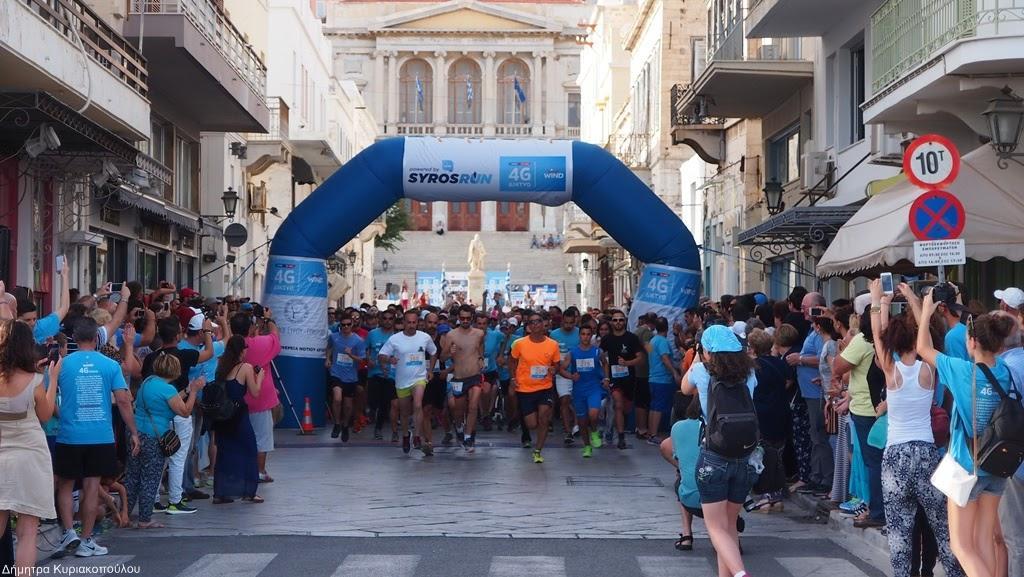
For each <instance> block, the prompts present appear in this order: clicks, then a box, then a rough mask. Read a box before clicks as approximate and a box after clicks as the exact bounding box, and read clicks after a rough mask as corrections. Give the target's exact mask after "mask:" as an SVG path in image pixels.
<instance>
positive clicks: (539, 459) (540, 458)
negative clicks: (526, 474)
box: [533, 449, 544, 465]
mask: <svg viewBox="0 0 1024 577" xmlns="http://www.w3.org/2000/svg"><path fill="white" fill-rule="evenodd" d="M533 462H534V463H536V464H538V465H539V464H541V463H543V462H544V457H543V456H542V455H541V454H540V450H538V449H534V450H533Z"/></svg>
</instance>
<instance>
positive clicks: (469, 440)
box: [462, 436, 476, 453]
mask: <svg viewBox="0 0 1024 577" xmlns="http://www.w3.org/2000/svg"><path fill="white" fill-rule="evenodd" d="M462 446H463V447H464V448H465V449H466V452H467V453H475V452H476V439H474V438H473V437H471V436H470V437H466V442H465V443H463V445H462Z"/></svg>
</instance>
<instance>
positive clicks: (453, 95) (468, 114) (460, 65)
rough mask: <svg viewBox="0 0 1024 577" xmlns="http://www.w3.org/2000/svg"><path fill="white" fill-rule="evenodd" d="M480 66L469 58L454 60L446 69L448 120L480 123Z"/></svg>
mask: <svg viewBox="0 0 1024 577" xmlns="http://www.w3.org/2000/svg"><path fill="white" fill-rule="evenodd" d="M482 100H483V86H481V84H480V66H478V65H477V63H476V62H473V60H471V59H469V58H461V59H459V60H457V61H455V62H454V63H453V64H452V66H451V68H450V69H449V71H448V122H450V123H452V124H480V123H481V118H480V102H481V101H482Z"/></svg>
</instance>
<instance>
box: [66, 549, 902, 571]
mask: <svg viewBox="0 0 1024 577" xmlns="http://www.w3.org/2000/svg"><path fill="white" fill-rule="evenodd" d="M466 553H467V554H468V556H467V557H466V559H464V560H462V561H466V562H468V561H472V560H473V559H472V557H471V556H472V555H473V553H472V551H470V550H467V551H466ZM294 554H295V552H294V551H293V552H291V553H289V554H288V555H292V556H290V557H289V558H287V559H282V558H280V556H281V555H285V554H284V553H280V554H279V553H214V554H205V555H201V556H200V557H199V558H198V559H195V560H193V561H191V563H190V564H188V565H187V566H185V567H184V568H182V566H183V565H185V563H188V560H181V563H179V564H178V565H177V566H176V567H175V566H173V564H171V565H166V564H158V563H156V562H155V561H151V560H147V558H146V557H145V556H143V555H138V556H136V555H109V556H106V557H92V558H87V559H76V558H66V559H62V560H59V561H56V562H54V563H51V564H50V567H51V569H50V570H49V571H50V572H51V573H53V574H74V573H88V574H89V575H98V576H105V575H131V574H142V575H146V576H151V575H153V576H155V575H166V576H167V577H276V576H278V575H283V574H289V575H290V574H293V573H292V564H293V563H295V558H294ZM746 560H747V563H748V567H757V568H758V570H759V574H765V575H773V576H775V577H811V576H820V575H828V576H829V577H880V576H881V575H883V573H881V572H879V571H876V570H874V569H870V568H865V569H861V568H860V567H858V566H857V565H856V564H854V563H853V562H851V561H850V560H848V559H844V558H830V557H793V556H787V557H776V558H765V557H764V555H760V556H754V557H751V556H748V557H747V558H746ZM590 561H592V559H591V560H590ZM339 562H340V564H339ZM484 563H486V560H484ZM585 563H586V559H581V558H579V557H577V558H569V559H567V558H566V557H560V556H543V555H535V556H531V555H495V556H493V557H491V558H490V561H489V569H488V570H487V571H486V574H487V576H488V577H573V576H575V575H582V574H587V575H590V576H591V577H592V572H591V570H590V569H587V568H586V567H585ZM317 565H318V566H317V567H315V568H312V570H311V568H310V566H309V564H308V563H307V564H305V565H304V570H303V571H302V574H303V576H304V577H319V576H322V577H370V576H372V577H416V576H435V575H445V576H460V575H470V574H472V575H473V576H474V577H476V576H477V575H481V574H482V573H483V571H480V570H477V569H475V568H474V567H471V566H470V565H472V564H471V563H465V564H464V563H462V562H455V561H454V560H453V559H452V558H450V557H447V556H446V557H443V558H442V557H428V558H425V557H424V556H421V555H401V554H395V555H391V554H388V555H383V554H381V555H371V554H350V555H345V556H344V557H342V558H338V557H331V556H329V555H327V556H324V557H323V562H322V563H318V564H317ZM320 565H322V566H320ZM77 567H82V568H83V569H75V568H77ZM581 567H582V568H581ZM480 569H481V570H482V569H483V566H481V567H480ZM608 569H609V573H608V574H614V575H616V576H617V577H680V576H684V577H716V576H717V575H718V569H717V565H716V562H715V558H714V556H713V552H712V551H710V550H709V551H707V552H703V553H695V552H694V553H687V554H683V553H680V554H678V555H663V556H651V555H638V556H634V557H632V559H628V558H625V559H621V562H620V563H618V564H616V566H614V567H610V566H609V567H608ZM581 571H582V573H581Z"/></svg>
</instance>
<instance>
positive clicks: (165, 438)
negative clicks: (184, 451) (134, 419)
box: [139, 382, 181, 457]
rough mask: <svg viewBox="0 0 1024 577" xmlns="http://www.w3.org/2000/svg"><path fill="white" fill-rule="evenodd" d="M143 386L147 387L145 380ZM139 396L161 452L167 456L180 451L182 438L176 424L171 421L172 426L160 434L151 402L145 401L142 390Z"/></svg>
mask: <svg viewBox="0 0 1024 577" xmlns="http://www.w3.org/2000/svg"><path fill="white" fill-rule="evenodd" d="M143 388H145V382H143ZM139 396H140V397H142V399H143V401H142V410H144V411H146V416H147V417H149V423H150V424H151V425H153V435H154V436H156V442H157V445H159V447H160V454H162V455H163V456H165V457H170V456H171V455H173V454H175V453H177V452H178V449H180V448H181V439H179V438H178V433H176V432H174V424H173V421H172V422H171V427H170V428H168V429H167V432H166V433H164V434H163V435H159V434H158V433H157V430H156V422H155V421H154V420H153V415H152V414H150V412H149V403H147V402H146V401H145V397H143V393H142V391H139Z"/></svg>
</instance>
